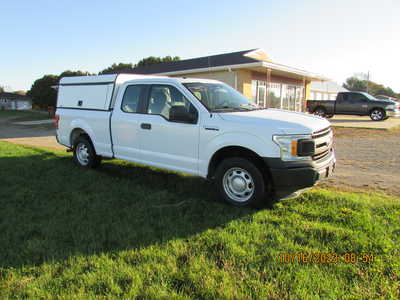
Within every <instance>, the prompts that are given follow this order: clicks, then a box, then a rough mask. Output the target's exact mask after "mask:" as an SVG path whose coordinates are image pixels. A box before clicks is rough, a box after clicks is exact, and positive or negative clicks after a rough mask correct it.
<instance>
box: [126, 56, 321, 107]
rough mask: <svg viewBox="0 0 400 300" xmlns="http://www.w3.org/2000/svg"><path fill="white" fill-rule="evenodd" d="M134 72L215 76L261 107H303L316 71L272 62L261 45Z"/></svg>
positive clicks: (214, 77)
mask: <svg viewBox="0 0 400 300" xmlns="http://www.w3.org/2000/svg"><path fill="white" fill-rule="evenodd" d="M130 72H132V73H135V74H157V75H166V76H177V77H178V76H179V77H195V78H208V79H216V80H220V81H222V82H225V83H227V84H229V85H230V86H232V87H233V88H235V89H237V90H238V91H240V92H241V93H242V94H244V95H245V96H246V97H247V98H249V99H252V100H253V101H254V102H255V103H257V104H258V105H260V106H262V107H274V108H282V109H288V110H294V111H305V100H306V99H308V97H309V95H310V87H311V82H312V81H326V80H328V79H327V78H325V77H322V76H320V75H317V74H314V73H311V72H308V71H304V70H300V69H297V68H293V67H289V66H286V65H283V64H279V63H276V62H273V61H272V60H271V59H270V58H269V57H268V55H267V54H266V53H265V52H264V51H263V50H261V49H252V50H246V51H240V52H233V53H226V54H219V55H212V56H206V57H200V58H193V59H186V60H181V61H174V62H169V63H163V64H157V65H150V66H142V67H137V68H134V69H133V70H131V71H130Z"/></svg>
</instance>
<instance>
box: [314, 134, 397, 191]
mask: <svg viewBox="0 0 400 300" xmlns="http://www.w3.org/2000/svg"><path fill="white" fill-rule="evenodd" d="M334 133H335V136H334V138H335V151H336V157H337V161H338V163H337V169H336V173H335V175H334V176H333V177H331V178H330V179H328V180H325V181H324V182H322V183H321V186H334V187H335V188H337V189H340V190H353V189H363V190H365V189H368V190H380V191H384V192H387V193H389V194H394V195H398V196H400V169H399V168H400V129H396V130H391V131H388V130H371V129H350V128H336V129H334Z"/></svg>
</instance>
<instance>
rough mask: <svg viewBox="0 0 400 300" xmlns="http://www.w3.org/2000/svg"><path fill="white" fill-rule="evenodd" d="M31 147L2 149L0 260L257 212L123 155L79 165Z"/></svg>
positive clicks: (46, 255) (187, 233)
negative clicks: (19, 152) (17, 152)
mask: <svg viewBox="0 0 400 300" xmlns="http://www.w3.org/2000/svg"><path fill="white" fill-rule="evenodd" d="M34 151H35V152H34V153H35V154H34V155H31V156H15V157H4V156H3V157H0V178H1V179H0V205H1V207H2V209H1V210H0V232H1V234H0V244H1V245H2V248H1V251H0V267H20V266H22V265H38V264H42V263H44V262H47V261H53V260H64V259H67V258H68V257H71V256H75V255H92V254H97V253H115V252H118V251H121V250H129V249H140V248H143V247H146V246H149V245H153V244H163V243H166V242H168V241H170V240H174V239H187V238H189V237H191V236H193V235H195V234H197V233H201V232H203V231H205V230H207V229H213V228H217V227H221V226H224V225H225V224H227V223H228V222H230V221H232V220H235V219H239V218H251V215H252V214H253V213H254V212H255V211H254V210H253V209H251V208H237V207H232V206H229V205H226V204H224V203H220V202H218V201H216V200H215V196H214V194H213V191H212V186H211V185H210V183H208V182H207V181H205V180H202V179H199V178H196V177H191V176H183V175H180V174H177V173H168V172H163V171H160V170H152V169H149V168H145V167H140V166H136V165H133V164H130V163H125V162H120V161H116V162H113V161H106V162H104V164H103V165H102V167H100V169H98V170H84V169H80V168H78V167H75V166H74V165H73V163H72V159H71V156H70V155H68V154H64V155H57V154H54V153H52V152H46V151H45V150H40V149H37V148H36V149H35V150H34Z"/></svg>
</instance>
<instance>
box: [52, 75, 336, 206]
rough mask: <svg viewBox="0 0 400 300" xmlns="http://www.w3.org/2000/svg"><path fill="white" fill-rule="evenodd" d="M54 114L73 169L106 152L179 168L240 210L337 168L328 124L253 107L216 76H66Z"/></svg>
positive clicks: (307, 184)
mask: <svg viewBox="0 0 400 300" xmlns="http://www.w3.org/2000/svg"><path fill="white" fill-rule="evenodd" d="M56 114H57V120H58V121H57V122H58V124H57V126H58V129H57V140H58V141H59V143H61V144H63V145H65V146H66V147H68V148H69V149H70V151H73V153H74V161H75V163H76V164H77V165H78V166H80V167H83V168H88V167H96V166H98V165H99V164H100V161H101V158H102V157H108V158H117V159H123V160H127V161H132V162H137V163H141V164H144V165H148V166H154V167H158V168H163V169H167V170H173V171H178V172H184V173H188V174H192V175H196V176H200V177H203V178H207V179H209V180H212V181H214V183H215V187H216V192H217V194H218V196H219V198H221V199H224V200H226V201H227V202H229V203H232V204H235V205H239V206H241V205H248V204H251V205H256V206H259V205H261V204H262V203H265V202H266V201H267V200H268V199H271V198H273V197H285V196H288V195H290V194H292V193H294V192H297V191H299V190H302V189H305V188H308V187H311V186H313V185H314V184H315V183H316V182H317V181H318V180H320V179H322V178H325V177H327V176H329V175H331V173H332V171H333V170H334V168H335V162H336V160H335V155H334V151H333V143H332V141H333V135H332V130H331V128H330V124H329V122H328V121H326V120H325V119H323V118H320V117H315V116H311V115H306V114H302V113H298V112H289V111H284V110H278V109H262V108H259V107H257V106H256V105H255V104H254V103H252V102H251V101H250V100H248V99H247V98H245V97H244V96H243V95H242V94H240V93H239V92H237V91H236V90H234V89H233V88H231V87H229V86H228V85H226V84H223V83H221V82H219V81H215V80H206V79H197V78H169V77H157V76H141V75H102V76H85V77H68V78H63V79H61V81H60V85H59V92H58V102H57V111H56Z"/></svg>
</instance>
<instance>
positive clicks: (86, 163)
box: [74, 136, 101, 168]
mask: <svg viewBox="0 0 400 300" xmlns="http://www.w3.org/2000/svg"><path fill="white" fill-rule="evenodd" d="M74 162H75V164H76V165H78V166H79V167H82V168H96V167H98V166H99V165H100V163H101V156H98V155H96V151H95V150H94V147H93V145H92V143H91V141H90V140H89V139H88V138H87V137H85V136H80V137H78V138H77V139H76V141H75V143H74Z"/></svg>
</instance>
